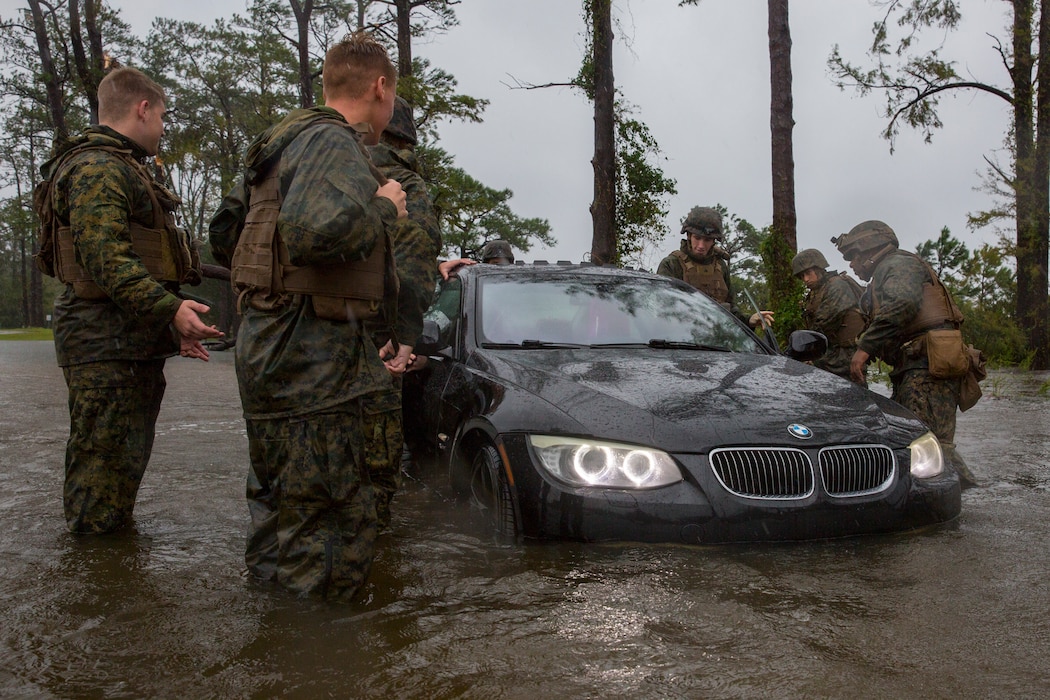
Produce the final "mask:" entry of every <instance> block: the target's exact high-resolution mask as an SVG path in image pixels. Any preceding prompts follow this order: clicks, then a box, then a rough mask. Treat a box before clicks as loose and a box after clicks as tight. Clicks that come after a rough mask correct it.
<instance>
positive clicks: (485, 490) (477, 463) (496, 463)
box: [470, 444, 520, 537]
mask: <svg viewBox="0 0 1050 700" xmlns="http://www.w3.org/2000/svg"><path fill="white" fill-rule="evenodd" d="M470 504H471V507H473V508H477V509H478V510H479V511H481V512H482V513H483V514H484V515H485V517H486V518H487V520H488V522H489V524H490V525H491V526H492V528H493V531H494V532H495V534H496V535H498V536H500V537H517V536H518V534H519V532H520V528H519V527H518V518H517V514H516V513H515V511H514V496H513V494H512V493H511V489H510V481H509V480H508V479H507V473H506V472H505V471H504V469H503V460H502V459H500V456H499V452H498V451H497V450H496V448H495V447H494V446H493V445H489V444H485V445H482V446H481V448H480V449H478V451H477V452H476V453H475V455H474V459H473V460H472V461H471V477H470Z"/></svg>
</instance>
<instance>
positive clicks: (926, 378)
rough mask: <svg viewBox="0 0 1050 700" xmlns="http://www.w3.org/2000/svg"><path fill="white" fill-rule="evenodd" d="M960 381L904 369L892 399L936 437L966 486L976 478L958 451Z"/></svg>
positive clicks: (895, 385)
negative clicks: (957, 414)
mask: <svg viewBox="0 0 1050 700" xmlns="http://www.w3.org/2000/svg"><path fill="white" fill-rule="evenodd" d="M961 383H962V380H960V379H934V378H933V377H931V376H930V373H929V371H927V370H926V368H924V367H923V368H916V369H910V370H905V371H904V372H902V373H900V374H898V375H894V376H893V396H892V397H891V398H893V400H894V401H896V402H897V403H899V404H901V405H902V406H904V407H905V408H907V409H908V410H910V411H911V412H912V413H914V414H915V415H917V416H918V417H919V418H920V419H922V422H923V423H925V424H926V426H927V427H928V428H929V429H930V430H931V431H933V434H934V435H936V436H937V441H938V442H940V443H941V449H942V450H943V451H944V457H945V459H946V460H947V461H948V462H950V463H951V465H952V467H954V469H955V471H957V472H958V473H959V480H960V482H961V483H962V485H963V487H964V488H966V487H967V486H975V485H976V484H977V479H976V478H975V477H974V475H973V474H972V473H971V472H970V469H969V467H968V466H967V465H966V461H965V460H964V459H963V457H962V455H961V454H959V452H958V450H956V449H955V416H956V413H955V411H956V409H957V408H958V406H959V389H960V385H961Z"/></svg>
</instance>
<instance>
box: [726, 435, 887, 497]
mask: <svg viewBox="0 0 1050 700" xmlns="http://www.w3.org/2000/svg"><path fill="white" fill-rule="evenodd" d="M710 462H711V468H712V470H713V471H714V474H715V476H716V477H717V478H718V481H719V482H720V483H721V484H722V486H724V487H725V488H726V490H727V491H729V492H730V493H733V494H735V495H737V496H743V497H745V498H764V499H770V500H790V499H801V498H807V497H808V496H810V495H811V494H812V493H813V491H814V488H815V483H814V479H815V477H814V471H813V463H812V461H811V460H810V457H809V455H808V454H807V453H806V452H804V451H802V450H797V449H790V448H775V447H768V448H726V449H718V450H712V452H711V455H710ZM819 462H820V481H821V485H822V486H823V489H824V491H825V492H826V493H827V494H828V495H830V496H834V497H836V498H845V497H851V496H864V495H868V494H872V493H878V492H879V491H883V490H885V489H887V488H889V487H890V485H891V484H892V483H893V474H894V468H895V465H896V462H895V460H894V457H893V451H892V450H890V449H889V448H887V447H883V446H881V445H865V446H844V447H829V448H825V449H823V450H821V451H820V455H819Z"/></svg>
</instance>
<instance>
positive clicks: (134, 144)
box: [41, 68, 221, 533]
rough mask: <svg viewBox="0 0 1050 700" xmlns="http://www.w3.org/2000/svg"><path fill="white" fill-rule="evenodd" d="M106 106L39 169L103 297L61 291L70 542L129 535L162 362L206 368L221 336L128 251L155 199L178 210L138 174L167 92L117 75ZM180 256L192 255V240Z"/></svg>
mask: <svg viewBox="0 0 1050 700" xmlns="http://www.w3.org/2000/svg"><path fill="white" fill-rule="evenodd" d="M99 102H100V105H99V111H100V121H101V122H102V123H101V124H99V125H98V126H92V127H90V128H88V129H87V130H86V131H85V132H84V133H83V134H81V135H80V136H79V137H76V138H75V139H73V140H72V141H70V142H66V143H64V144H62V145H61V146H59V147H57V148H56V151H55V153H54V155H53V157H52V158H51V159H50V160H49V161H48V162H47V163H45V164H44V166H43V167H42V168H41V174H42V175H43V177H44V179H45V180H51V181H52V185H51V187H52V190H51V197H52V199H51V206H52V210H53V216H54V219H55V222H56V224H58V225H63V226H65V225H68V226H69V227H70V231H71V234H72V238H73V245H74V249H75V257H76V262H77V263H78V264H79V265H80V266H82V268H83V269H84V270H85V271H86V272H87V273H88V274H89V275H90V278H91V279H92V280H93V285H92V286H93V287H94V285H97V290H100V291H99V293H98V297H99V298H84V297H81V296H78V295H77V294H76V293H75V292H74V285H73V284H72V283H69V284H66V287H65V289H64V290H63V292H62V293H61V294H60V295H59V296H58V297H57V298H56V299H55V307H54V314H53V327H54V337H55V352H56V355H57V359H58V364H59V366H60V367H61V368H62V372H63V375H64V376H65V380H66V385H67V387H68V389H69V418H70V426H69V440H68V441H67V443H66V457H65V481H64V485H63V506H64V511H65V519H66V525H67V527H68V528H69V530H70V531H71V532H74V533H108V532H113V531H115V530H118V529H120V528H122V527H124V526H125V525H127V524H129V522H130V520H131V516H132V511H133V509H134V506H135V499H136V496H137V494H138V489H139V484H140V483H141V481H142V477H143V474H144V473H145V470H146V465H147V463H148V462H149V458H150V454H151V452H152V449H153V440H154V435H155V426H156V421H157V415H158V413H159V411H160V406H161V400H162V399H163V397H164V390H165V387H166V382H165V379H164V364H165V359H166V358H168V357H170V356H172V355H174V354H176V353H177V352H179V351H180V347H181V348H182V349H183V354H186V355H192V356H194V357H199V358H200V359H207V352H206V351H205V350H204V349H203V347H202V346H201V345H200V343H199V340H200V339H202V338H206V337H218V336H220V335H221V333H219V332H218V331H217V330H215V329H214V328H209V327H206V326H204V324H203V323H202V322H201V321H200V319H199V318H197V315H196V314H197V312H200V313H206V312H207V311H208V307H207V306H204V305H202V304H197V303H196V302H192V301H186V300H183V299H180V298H179V296H178V284H177V283H175V282H166V283H163V284H162V283H161V282H158V281H157V280H156V279H154V278H153V277H151V276H150V272H149V271H148V270H147V269H146V266H145V264H144V262H143V260H142V259H141V258H140V256H139V254H138V253H136V251H135V248H134V246H133V245H132V239H131V233H130V228H129V227H130V225H131V224H138V225H141V226H143V227H146V228H150V227H152V226H153V225H154V223H155V215H156V214H157V212H155V211H154V198H153V197H156V198H157V200H156V201H157V202H158V203H159V204H160V205H161V206H162V207H163V208H164V209H165V210H167V211H173V210H174V209H175V207H176V206H177V204H178V199H177V197H175V195H173V194H172V193H171V192H169V191H168V190H167V189H165V188H164V187H163V186H161V185H160V183H158V182H155V181H153V182H152V184H147V182H146V181H145V180H144V179H143V174H142V173H146V174H147V175H149V176H152V173H151V171H149V170H143V168H144V167H147V165H146V164H147V163H148V162H149V160H150V158H151V156H153V155H156V152H157V146H158V143H159V140H160V137H161V134H162V133H163V121H162V119H163V114H164V110H165V106H164V99H163V91H162V90H161V88H160V87H159V86H158V85H157V84H156V83H154V82H153V81H151V80H150V79H149V78H147V77H146V76H145V75H143V74H142V73H141V72H139V71H137V70H135V69H131V68H122V69H118V70H116V71H113V72H111V73H110V74H108V75H107V76H106V77H105V78H104V79H103V81H102V84H100V86H99ZM132 137H134V138H132ZM136 139H138V140H136ZM111 149H116V150H111ZM52 178H53V179H52ZM151 189H152V190H153V192H152V194H153V197H151V191H150V190H151ZM171 233H173V234H175V233H176V231H174V230H173V231H171ZM177 233H178V234H180V235H182V236H184V235H185V234H184V233H182V232H181V231H178V232H177ZM179 245H180V246H182V247H183V250H184V251H187V252H188V251H189V241H188V239H184V240H180V241H179ZM193 273H199V269H198V270H195V271H194V270H187V275H186V278H185V280H184V281H191V282H197V281H199V276H198V277H195V278H194V277H193ZM191 316H192V321H191V320H190V317H191Z"/></svg>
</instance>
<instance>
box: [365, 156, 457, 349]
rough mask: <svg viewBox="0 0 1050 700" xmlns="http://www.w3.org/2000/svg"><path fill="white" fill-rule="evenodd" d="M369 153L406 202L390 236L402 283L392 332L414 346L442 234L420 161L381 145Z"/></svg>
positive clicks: (427, 304) (435, 271)
mask: <svg viewBox="0 0 1050 700" xmlns="http://www.w3.org/2000/svg"><path fill="white" fill-rule="evenodd" d="M368 150H369V153H371V155H372V162H373V163H374V164H375V166H376V167H377V168H379V171H380V172H381V173H383V175H385V176H386V177H388V178H389V179H391V180H397V181H398V182H400V183H401V187H402V189H404V190H405V195H406V196H407V199H408V203H407V206H408V218H407V219H399V220H398V221H397V223H396V224H394V228H393V231H392V235H391V238H392V239H393V246H394V262H395V263H396V264H397V276H398V279H399V280H400V282H401V288H400V293H399V295H398V305H397V307H398V308H397V324H396V326H395V328H394V329H393V331H394V334H395V336H396V338H397V339H398V341H399V342H402V343H405V344H406V345H410V346H414V345H415V344H416V341H417V340H419V335H420V333H422V332H423V314H424V313H426V310H427V308H429V307H430V302H431V301H432V300H433V297H434V278H435V277H437V274H438V269H437V256H438V253H439V252H441V230H440V229H439V228H438V222H437V215H436V214H435V213H434V207H433V205H432V204H431V202H430V195H428V194H427V186H426V184H425V183H424V182H423V178H422V177H421V176H420V174H419V161H418V160H417V159H416V155H415V153H413V152H412V151H410V150H407V149H394V148H392V147H391V146H389V145H388V144H386V143H382V142H381V143H379V144H378V145H376V146H371V147H369V149H368ZM388 332H389V329H388Z"/></svg>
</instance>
